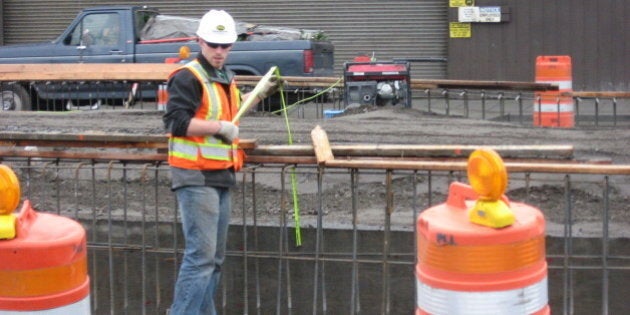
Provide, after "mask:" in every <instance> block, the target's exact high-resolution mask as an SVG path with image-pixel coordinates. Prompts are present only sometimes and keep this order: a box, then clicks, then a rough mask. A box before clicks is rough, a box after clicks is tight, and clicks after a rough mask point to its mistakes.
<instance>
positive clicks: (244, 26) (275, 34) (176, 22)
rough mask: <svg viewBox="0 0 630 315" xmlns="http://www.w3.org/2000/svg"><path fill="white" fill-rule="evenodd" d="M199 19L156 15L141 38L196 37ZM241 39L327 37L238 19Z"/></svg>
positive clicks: (237, 26) (317, 33) (237, 25)
mask: <svg viewBox="0 0 630 315" xmlns="http://www.w3.org/2000/svg"><path fill="white" fill-rule="evenodd" d="M198 26H199V19H194V18H186V17H181V16H173V15H156V16H154V17H152V18H151V19H149V21H147V23H146V24H145V26H144V27H143V28H142V30H141V31H140V40H142V41H150V40H162V39H175V38H189V37H196V36H197V35H196V32H197V27H198ZM236 32H237V33H238V35H239V36H238V40H240V41H262V40H298V39H314V40H318V39H325V35H324V32H323V31H320V30H306V29H300V28H290V27H278V26H269V25H259V24H253V23H247V22H242V21H236Z"/></svg>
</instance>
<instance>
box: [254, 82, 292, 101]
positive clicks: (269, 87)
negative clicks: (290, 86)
mask: <svg viewBox="0 0 630 315" xmlns="http://www.w3.org/2000/svg"><path fill="white" fill-rule="evenodd" d="M285 84H286V81H285V80H284V79H282V78H278V77H271V78H270V79H269V81H267V82H265V85H264V86H263V88H262V89H261V90H260V92H258V98H259V99H260V100H264V99H266V98H267V97H269V96H271V95H274V94H275V93H276V92H278V90H280V87H282V86H283V85H285Z"/></svg>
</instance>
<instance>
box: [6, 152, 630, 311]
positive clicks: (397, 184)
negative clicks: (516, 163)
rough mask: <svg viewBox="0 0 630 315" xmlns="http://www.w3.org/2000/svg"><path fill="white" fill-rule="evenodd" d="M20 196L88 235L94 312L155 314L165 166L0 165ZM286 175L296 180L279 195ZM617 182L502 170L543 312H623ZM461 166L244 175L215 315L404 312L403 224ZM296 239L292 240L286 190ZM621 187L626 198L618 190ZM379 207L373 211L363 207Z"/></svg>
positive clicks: (624, 220) (165, 301)
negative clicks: (531, 228) (535, 251)
mask: <svg viewBox="0 0 630 315" xmlns="http://www.w3.org/2000/svg"><path fill="white" fill-rule="evenodd" d="M3 163H4V164H7V165H9V166H10V167H12V168H13V169H14V171H15V172H16V173H17V174H18V177H19V179H20V182H21V185H22V190H23V199H29V200H30V201H31V202H32V204H33V205H34V208H35V209H36V210H37V211H45V212H52V213H56V214H59V215H63V216H67V217H70V218H73V219H76V220H78V221H80V222H81V223H82V224H83V226H84V227H85V228H86V230H87V233H88V234H87V235H88V248H89V260H90V262H89V272H90V278H91V298H92V308H93V313H94V314H108V313H109V314H161V313H164V311H165V310H166V308H168V307H169V305H170V301H171V296H172V287H173V284H174V279H175V278H176V276H177V267H178V262H179V259H180V255H181V252H182V245H183V240H182V236H181V235H180V233H179V225H178V215H177V210H176V202H175V200H174V196H173V194H172V193H171V192H170V189H169V184H170V182H169V175H168V166H167V165H165V164H163V163H161V162H150V163H146V164H139V163H128V162H124V161H123V162H121V161H109V162H95V161H93V160H85V161H76V160H72V161H66V160H63V159H46V158H4V159H3ZM291 171H294V172H295V174H296V178H297V184H296V185H292V184H291V181H290V173H291ZM628 179H629V177H628V176H627V175H606V174H601V175H593V174H552V173H544V172H540V173H538V172H531V173H529V172H528V173H514V172H513V173H511V174H510V187H509V189H508V191H507V193H506V195H507V196H508V197H510V198H511V199H512V200H519V201H523V202H525V203H527V204H530V205H532V206H534V207H537V208H540V209H541V210H542V211H543V212H544V213H545V215H546V217H547V221H548V235H547V260H548V263H549V279H550V281H549V286H550V287H549V295H550V301H549V304H550V306H551V308H552V311H553V312H554V313H559V312H562V313H564V314H592V313H602V314H607V313H611V314H615V313H619V312H623V311H626V310H627V303H626V301H624V297H623V294H621V295H619V294H612V293H613V292H618V291H619V290H622V289H623V290H625V283H623V282H624V281H623V279H624V278H625V279H627V278H628V275H629V274H630V248H628V245H627V238H628V237H629V236H628V235H627V225H628V222H630V215H629V214H628V212H627V211H625V204H624V201H627V191H624V187H626V186H627V184H628V182H629V181H628ZM452 181H462V182H465V181H466V179H465V174H464V173H462V172H461V171H460V170H452V171H435V170H421V169H419V170H412V171H410V170H393V169H392V170H374V169H358V168H351V169H335V168H324V167H315V166H312V165H248V167H247V168H246V169H244V171H243V172H242V173H240V175H239V185H238V187H237V188H235V191H236V193H235V194H234V209H233V214H232V227H231V230H230V244H229V245H228V250H229V258H228V260H227V262H226V264H225V266H224V267H225V273H224V278H223V281H222V286H223V287H222V290H221V293H220V296H218V297H217V299H218V301H220V302H219V303H218V304H217V305H220V307H221V313H222V314H251V313H255V314H269V313H276V314H304V313H312V314H328V313H330V314H338V313H350V314H371V313H379V314H400V313H411V312H413V310H414V309H415V299H416V295H415V287H414V286H415V275H414V266H415V263H416V246H417V244H416V238H415V236H414V233H415V222H416V220H417V217H418V216H419V215H421V213H422V210H423V209H427V208H429V207H432V206H434V205H437V204H441V203H443V202H444V201H445V197H446V195H447V194H448V185H449V183H451V182H452ZM293 189H296V190H297V192H298V194H297V196H298V198H299V207H300V209H299V210H300V211H299V213H300V222H301V226H300V231H301V233H302V239H303V242H302V244H301V245H300V246H297V245H296V243H295V240H296V237H295V230H296V226H295V223H294V222H295V221H294V219H295V218H294V214H293V213H294V211H293V209H292V207H293V205H294V202H293V200H292V196H293V193H292V190H293ZM625 189H627V188H625ZM375 201H378V202H377V204H374V202H375Z"/></svg>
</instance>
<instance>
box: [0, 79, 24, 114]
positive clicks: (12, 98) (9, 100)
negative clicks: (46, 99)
mask: <svg viewBox="0 0 630 315" xmlns="http://www.w3.org/2000/svg"><path fill="white" fill-rule="evenodd" d="M0 95H1V96H2V110H3V111H5V110H14V111H28V110H31V96H30V95H29V94H28V91H26V89H25V88H24V87H22V86H21V85H19V84H10V85H0Z"/></svg>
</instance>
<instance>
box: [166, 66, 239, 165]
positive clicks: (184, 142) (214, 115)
mask: <svg viewBox="0 0 630 315" xmlns="http://www.w3.org/2000/svg"><path fill="white" fill-rule="evenodd" d="M184 67H185V68H187V69H189V70H190V71H191V72H192V73H193V74H194V75H195V77H196V78H197V79H198V80H199V81H200V82H201V83H202V86H203V96H202V98H203V99H202V102H201V106H200V107H199V108H198V109H197V112H196V114H195V117H196V118H199V119H205V120H219V119H220V118H221V117H223V116H225V115H223V114H224V112H223V111H224V108H223V107H222V102H221V93H223V91H221V90H220V89H222V87H221V86H219V84H218V83H213V82H211V81H210V79H209V76H208V74H207V72H206V71H205V69H203V66H202V65H201V64H200V63H199V62H198V61H197V60H194V61H191V62H189V63H188V64H186V65H185V66H184ZM235 89H236V86H235V84H234V82H231V83H230V88H229V92H228V93H230V99H231V100H232V102H236V106H235V107H236V110H238V107H239V105H240V102H239V100H240V96H239V95H238V93H237V92H235ZM232 105H233V104H228V105H227V106H229V108H230V112H231V111H232V110H233V108H232ZM230 112H226V113H230ZM228 116H229V115H228ZM223 118H224V119H225V118H230V117H223ZM236 145H237V144H234V143H224V142H223V141H221V140H219V139H218V138H217V137H214V136H207V137H171V138H170V139H169V163H170V164H171V165H173V166H178V167H183V168H202V169H222V168H225V167H229V166H231V165H229V164H225V163H226V162H228V163H229V161H232V160H233V158H234V157H233V154H232V150H233V149H234V148H236ZM199 157H201V158H202V159H199ZM182 160H184V161H182ZM212 161H222V162H221V163H219V164H217V163H215V162H212Z"/></svg>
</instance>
